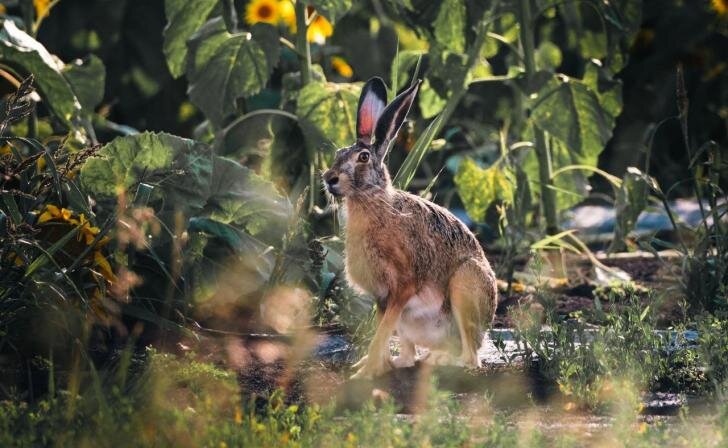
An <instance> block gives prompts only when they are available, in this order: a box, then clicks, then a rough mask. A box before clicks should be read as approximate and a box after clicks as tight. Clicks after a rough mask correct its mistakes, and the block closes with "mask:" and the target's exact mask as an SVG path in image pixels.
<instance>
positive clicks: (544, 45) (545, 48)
mask: <svg viewBox="0 0 728 448" xmlns="http://www.w3.org/2000/svg"><path fill="white" fill-rule="evenodd" d="M535 56H536V67H537V68H538V69H539V70H550V71H553V70H554V69H555V68H556V67H558V66H559V65H561V49H560V48H559V47H558V46H557V45H556V44H554V43H552V42H549V41H544V42H541V44H540V45H539V46H538V48H537V49H536V55H535Z"/></svg>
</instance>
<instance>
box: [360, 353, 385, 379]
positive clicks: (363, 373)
mask: <svg viewBox="0 0 728 448" xmlns="http://www.w3.org/2000/svg"><path fill="white" fill-rule="evenodd" d="M370 359H371V358H368V357H365V358H362V359H361V360H360V361H359V362H358V363H356V364H355V365H354V368H357V367H359V366H360V365H361V368H360V369H359V370H357V372H356V373H355V374H353V375H352V376H351V379H352V380H354V379H364V378H374V377H375V376H381V375H383V374H384V373H386V372H388V371H389V370H391V369H392V365H391V362H390V361H389V359H387V358H379V359H377V361H375V362H371V361H370Z"/></svg>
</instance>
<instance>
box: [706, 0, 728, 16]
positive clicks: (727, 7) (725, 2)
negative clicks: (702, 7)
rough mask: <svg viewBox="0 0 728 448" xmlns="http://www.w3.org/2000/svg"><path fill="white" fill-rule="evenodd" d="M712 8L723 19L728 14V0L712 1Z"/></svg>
mask: <svg viewBox="0 0 728 448" xmlns="http://www.w3.org/2000/svg"><path fill="white" fill-rule="evenodd" d="M710 7H711V8H712V9H713V11H715V12H716V14H718V15H719V16H721V17H723V16H725V15H727V14H728V0H711V1H710Z"/></svg>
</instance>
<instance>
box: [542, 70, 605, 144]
mask: <svg viewBox="0 0 728 448" xmlns="http://www.w3.org/2000/svg"><path fill="white" fill-rule="evenodd" d="M531 118H532V120H533V123H534V124H535V125H536V126H538V127H539V128H541V129H543V130H544V131H546V132H548V133H549V134H551V135H552V136H553V137H554V138H556V139H558V140H560V141H561V142H562V143H563V144H564V145H566V147H567V148H568V149H569V150H570V151H573V152H576V153H579V154H582V155H584V156H587V157H588V156H593V155H598V154H599V153H600V152H602V150H603V149H604V146H605V145H606V143H607V141H608V140H609V139H610V138H611V136H612V126H611V120H610V117H609V116H608V114H607V113H606V112H605V111H604V109H603V108H602V106H601V104H600V103H599V99H598V98H597V96H596V95H595V94H594V92H593V91H592V90H590V89H589V88H588V87H587V85H586V84H584V83H582V82H580V81H578V80H576V79H571V78H566V79H565V80H558V81H557V80H553V81H552V82H549V83H548V84H546V86H545V87H543V88H542V89H541V90H540V91H539V93H538V97H537V98H536V100H535V104H534V108H533V110H532V113H531Z"/></svg>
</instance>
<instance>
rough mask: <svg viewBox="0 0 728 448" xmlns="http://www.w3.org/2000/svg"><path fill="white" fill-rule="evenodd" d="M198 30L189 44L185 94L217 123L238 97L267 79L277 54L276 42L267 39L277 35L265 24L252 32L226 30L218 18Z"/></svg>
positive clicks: (256, 89)
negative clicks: (187, 79)
mask: <svg viewBox="0 0 728 448" xmlns="http://www.w3.org/2000/svg"><path fill="white" fill-rule="evenodd" d="M220 27H222V29H221V28H220ZM201 31H204V33H200V35H199V36H198V37H199V39H195V40H196V41H197V42H195V43H192V44H191V46H190V50H191V53H190V56H189V57H190V58H191V59H192V60H191V61H190V63H191V64H192V67H194V69H193V70H190V71H189V72H188V77H189V81H190V87H189V95H190V99H191V100H192V102H193V103H195V105H197V106H198V107H199V108H200V109H201V110H202V111H203V112H204V113H205V115H206V116H207V118H209V119H210V121H211V122H212V123H213V124H215V125H216V126H219V125H221V124H222V123H223V120H224V119H225V118H227V117H228V116H230V115H232V114H233V113H234V112H235V111H236V101H237V99H238V98H242V97H246V96H250V95H254V94H256V93H258V92H259V91H260V90H261V89H262V88H263V87H265V85H266V84H267V83H268V76H269V75H270V73H271V71H272V70H273V68H274V65H273V64H275V62H276V61H277V60H278V54H279V53H278V52H279V46H278V45H276V44H272V43H271V42H270V41H271V40H274V41H276V42H277V40H278V37H277V34H276V33H277V32H276V31H275V30H274V29H273V27H271V26H270V25H267V24H257V25H256V26H255V32H254V33H252V34H251V33H241V34H235V35H233V34H229V33H228V32H227V31H225V30H224V23H223V22H222V21H221V20H219V21H217V22H215V23H211V24H209V26H207V27H205V29H204V30H201ZM200 39H201V40H202V41H199V40H200ZM207 39H211V42H205V40H207ZM193 49H194V53H193V52H192V51H193Z"/></svg>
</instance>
